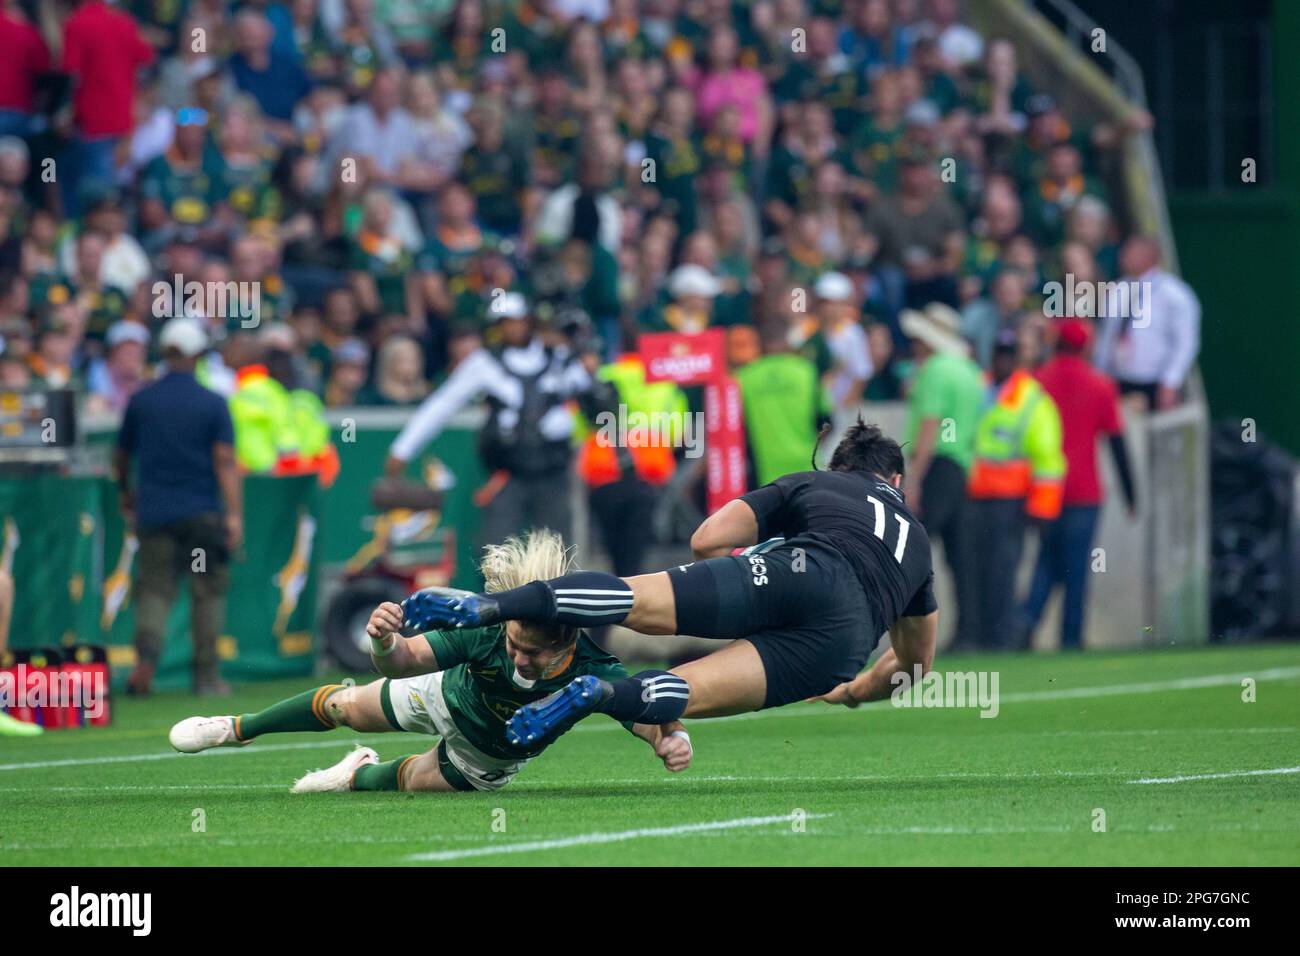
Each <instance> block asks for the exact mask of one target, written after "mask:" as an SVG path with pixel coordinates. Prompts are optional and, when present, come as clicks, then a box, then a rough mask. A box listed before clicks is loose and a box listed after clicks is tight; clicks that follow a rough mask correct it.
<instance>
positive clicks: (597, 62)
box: [569, 21, 605, 76]
mask: <svg viewBox="0 0 1300 956" xmlns="http://www.w3.org/2000/svg"><path fill="white" fill-rule="evenodd" d="M569 65H570V66H571V67H573V70H574V72H575V73H577V75H578V76H587V75H591V74H596V73H601V72H603V71H604V65H605V61H604V57H603V56H602V55H601V51H600V34H599V33H597V32H596V28H595V27H594V26H592V25H591V24H590V23H587V22H585V21H584V22H583V23H581V24H580V25H579V26H577V27H576V28H575V29H574V31H573V35H572V37H571V39H570V40H569Z"/></svg>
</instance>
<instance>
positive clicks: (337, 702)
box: [325, 687, 357, 727]
mask: <svg viewBox="0 0 1300 956" xmlns="http://www.w3.org/2000/svg"><path fill="white" fill-rule="evenodd" d="M356 698H357V689H356V688H355V687H345V688H343V689H342V690H338V691H335V692H334V693H333V694H330V696H329V699H328V700H326V701H325V715H326V716H327V717H329V719H330V720H332V721H333V722H334V726H335V727H351V726H352V720H353V716H354V715H355V713H356Z"/></svg>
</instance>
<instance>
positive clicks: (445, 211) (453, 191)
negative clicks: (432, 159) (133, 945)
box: [438, 183, 474, 229]
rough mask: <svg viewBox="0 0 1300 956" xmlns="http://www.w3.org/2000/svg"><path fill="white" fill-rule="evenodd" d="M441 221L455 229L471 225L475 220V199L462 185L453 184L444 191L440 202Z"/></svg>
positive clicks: (439, 213)
mask: <svg viewBox="0 0 1300 956" xmlns="http://www.w3.org/2000/svg"><path fill="white" fill-rule="evenodd" d="M438 218H439V220H440V221H441V222H442V223H443V224H445V225H447V226H449V227H450V228H453V229H459V228H462V227H464V226H467V225H469V223H470V222H471V221H472V220H473V218H474V197H473V196H472V195H470V192H469V190H468V189H466V188H465V187H464V186H462V185H461V184H460V183H453V184H451V185H449V186H448V187H447V188H446V189H445V190H443V193H442V197H441V198H440V200H439V202H438Z"/></svg>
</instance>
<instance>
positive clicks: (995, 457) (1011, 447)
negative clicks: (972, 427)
mask: <svg viewBox="0 0 1300 956" xmlns="http://www.w3.org/2000/svg"><path fill="white" fill-rule="evenodd" d="M1065 467H1066V464H1065V455H1064V453H1063V451H1062V448H1061V417H1060V413H1059V412H1058V411H1057V409H1056V403H1055V402H1053V401H1052V398H1051V396H1050V395H1048V394H1047V391H1046V390H1045V389H1044V388H1043V387H1042V386H1041V385H1040V384H1039V383H1038V381H1037V380H1036V379H1035V378H1034V377H1033V376H1032V375H1030V374H1029V373H1028V372H1026V371H1024V370H1018V371H1016V372H1015V373H1013V374H1012V375H1011V377H1010V378H1009V379H1007V381H1006V382H1004V383H1003V385H1002V387H1001V388H999V389H998V393H997V396H996V398H995V399H994V402H993V404H992V405H991V406H989V407H988V408H986V409H985V410H984V414H983V415H982V416H981V417H980V421H979V424H978V426H977V428H976V431H975V449H974V460H973V461H972V462H971V469H970V475H969V478H968V481H967V490H968V492H969V493H970V496H971V498H974V499H1009V498H1023V499H1025V510H1026V511H1027V512H1028V513H1029V514H1030V515H1031V516H1032V517H1036V518H1044V519H1047V520H1052V519H1055V518H1057V517H1059V516H1060V514H1061V504H1062V500H1063V496H1064V491H1065V481H1064V479H1065Z"/></svg>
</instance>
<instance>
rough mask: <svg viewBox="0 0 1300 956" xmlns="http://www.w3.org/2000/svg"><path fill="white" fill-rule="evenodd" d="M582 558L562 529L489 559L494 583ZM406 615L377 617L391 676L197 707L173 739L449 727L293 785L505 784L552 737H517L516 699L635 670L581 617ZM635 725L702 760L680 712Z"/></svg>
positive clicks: (191, 749) (513, 581)
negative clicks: (436, 625)
mask: <svg viewBox="0 0 1300 956" xmlns="http://www.w3.org/2000/svg"><path fill="white" fill-rule="evenodd" d="M570 568H571V561H570V558H569V557H568V555H567V553H566V551H565V547H564V542H563V540H562V539H561V538H560V536H559V535H558V534H556V533H555V532H553V531H535V532H531V533H529V534H528V535H526V536H525V537H524V538H522V539H520V538H510V539H507V540H506V541H505V542H504V543H503V544H499V545H490V546H489V547H487V548H486V549H485V551H484V559H483V564H482V571H483V576H484V578H485V580H486V583H487V590H488V591H499V590H508V589H510V588H513V587H519V586H521V585H523V584H526V583H528V582H530V581H540V580H545V579H546V578H550V577H555V576H557V575H560V574H564V573H566V572H567V571H569V570H570ZM402 617H403V612H402V609H401V608H400V607H399V606H398V605H396V604H392V603H384V604H381V605H380V606H379V607H378V608H376V609H375V612H374V613H373V614H372V615H371V617H370V622H369V624H368V625H367V628H366V630H367V632H368V633H369V635H370V640H371V645H372V649H371V657H372V659H373V660H374V663H375V667H376V668H377V669H378V670H379V672H380V673H381V674H384V675H385V679H383V680H378V681H375V682H373V683H371V684H367V685H366V686H364V687H354V686H345V685H342V684H327V685H325V686H324V687H318V688H315V689H314V690H310V691H307V692H306V693H304V694H299V695H298V696H296V697H291V698H289V699H288V700H284V701H281V702H280V703H278V704H273V705H272V706H270V707H268V708H267V709H266V710H263V711H259V712H258V713H255V714H241V715H238V716H226V717H190V718H187V719H186V720H183V721H181V722H180V723H178V724H176V726H174V727H173V728H172V730H171V734H170V740H171V743H172V746H173V747H175V748H176V749H177V750H179V751H182V752H183V753H198V752H200V751H203V750H207V749H209V748H211V747H236V746H242V745H244V744H246V743H248V742H249V741H251V740H252V739H253V738H255V737H258V736H261V735H262V734H267V733H290V732H299V731H323V730H333V729H334V728H335V727H344V726H346V727H351V728H352V729H353V730H356V731H358V732H360V733H382V732H387V731H405V732H407V733H424V734H430V735H435V736H438V737H440V738H441V740H440V741H439V743H438V745H437V746H436V747H434V748H433V749H432V750H429V751H427V752H426V753H423V754H410V755H408V756H405V757H398V758H397V759H395V760H390V761H388V762H386V763H380V762H379V756H378V754H376V753H375V751H374V750H372V749H370V748H369V747H357V748H356V749H355V750H353V751H352V752H351V753H350V754H348V755H347V756H346V757H344V758H343V759H342V760H341V761H339V763H337V764H335V765H334V766H333V767H329V768H327V769H325V770H316V771H313V772H312V773H309V774H307V775H306V776H304V777H303V778H302V779H300V780H299V781H298V782H297V783H296V784H295V785H294V788H293V790H294V792H295V793H319V792H325V791H344V790H433V791H444V792H445V791H451V790H499V789H500V788H502V787H504V786H505V785H506V784H507V783H509V782H510V781H511V780H512V779H513V778H514V776H515V774H517V773H518V772H519V770H520V769H522V767H523V766H524V764H526V763H527V762H528V761H529V760H530V759H532V758H533V757H535V756H537V755H538V754H539V753H541V752H542V750H544V749H545V748H546V746H547V743H546V742H540V741H539V742H538V743H537V744H536V745H535V746H524V747H520V746H517V745H511V744H509V743H508V742H507V740H506V731H505V727H506V721H507V720H508V719H510V717H511V716H513V715H514V713H515V711H516V710H518V709H519V708H520V707H521V706H523V705H524V704H527V703H531V702H534V701H538V700H541V699H542V698H544V697H546V696H548V695H550V694H553V693H555V692H556V691H558V690H561V689H562V688H563V687H565V686H566V685H568V684H569V683H570V682H571V681H572V680H573V679H574V678H576V677H581V676H584V675H591V676H594V677H598V678H601V679H603V680H609V681H616V680H621V679H622V678H625V677H626V676H627V671H626V670H625V669H624V667H623V665H622V663H621V662H620V661H619V660H618V658H616V657H612V656H610V655H609V654H606V653H605V652H604V651H602V650H601V649H600V648H599V647H597V646H596V644H595V643H593V642H592V640H591V639H590V638H589V637H587V635H586V634H585V633H584V632H583V631H581V630H579V629H578V628H576V627H567V626H563V625H553V624H548V625H542V626H538V625H527V624H523V625H521V624H520V623H519V622H517V621H510V622H507V623H505V624H497V625H493V626H490V627H482V628H476V629H473V630H456V631H434V632H431V633H428V634H424V635H419V636H416V637H402V636H400V635H399V633H398V632H399V631H400V630H401V627H402ZM623 726H624V727H626V728H627V729H628V730H629V731H631V732H632V733H633V734H635V735H636V736H638V737H640V738H641V739H642V740H644V741H646V742H647V743H648V744H650V746H651V747H653V748H654V751H655V754H656V756H658V757H659V758H660V759H661V760H662V761H663V762H664V766H665V767H666V768H667V769H668V770H670V771H673V772H677V771H680V770H685V769H686V768H687V767H688V766H690V762H691V744H690V738H689V737H688V736H687V735H686V731H685V730H684V729H683V727H682V724H681V722H680V721H673V722H671V723H667V724H662V725H650V724H640V723H624V724H623ZM548 742H549V741H548Z"/></svg>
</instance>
